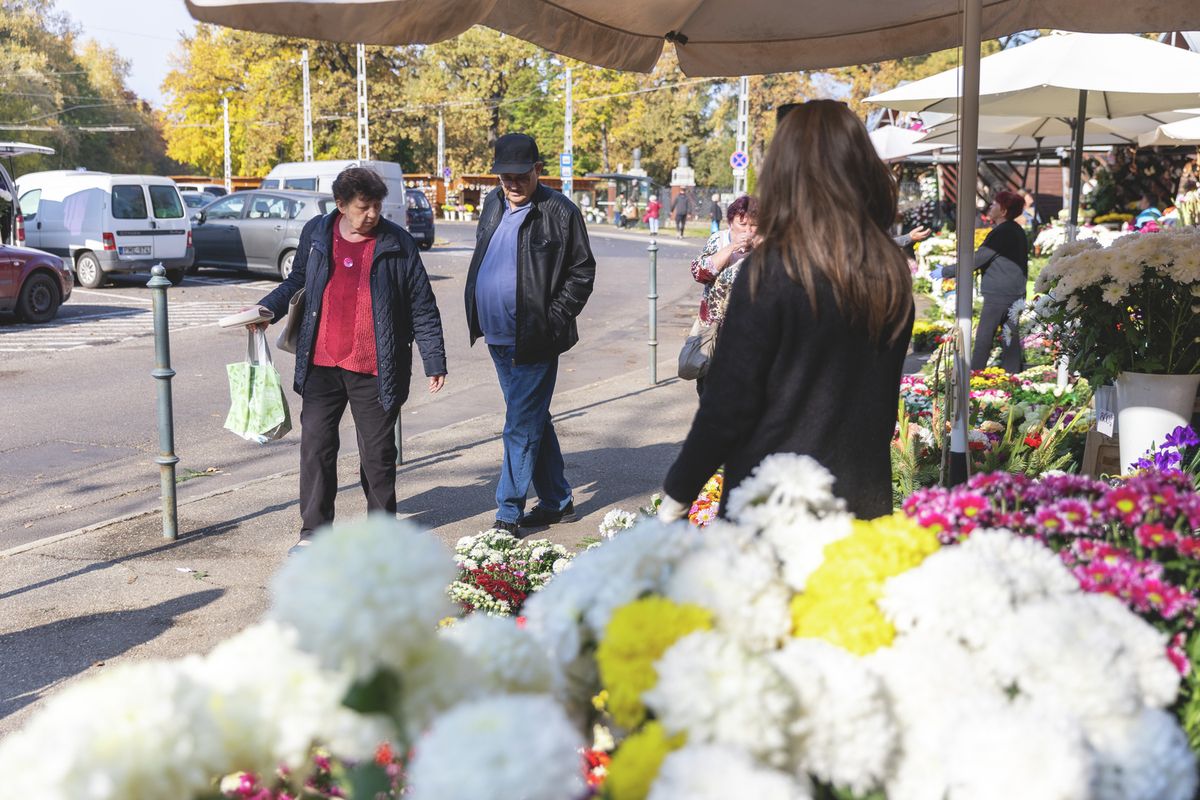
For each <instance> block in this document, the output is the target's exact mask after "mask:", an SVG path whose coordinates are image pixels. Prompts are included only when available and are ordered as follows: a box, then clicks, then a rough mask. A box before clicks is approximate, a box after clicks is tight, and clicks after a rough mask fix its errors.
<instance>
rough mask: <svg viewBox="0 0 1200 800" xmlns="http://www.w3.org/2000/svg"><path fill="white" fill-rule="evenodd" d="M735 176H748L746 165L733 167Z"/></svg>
mask: <svg viewBox="0 0 1200 800" xmlns="http://www.w3.org/2000/svg"><path fill="white" fill-rule="evenodd" d="M733 177H735V178H744V177H746V168H745V167H734V168H733Z"/></svg>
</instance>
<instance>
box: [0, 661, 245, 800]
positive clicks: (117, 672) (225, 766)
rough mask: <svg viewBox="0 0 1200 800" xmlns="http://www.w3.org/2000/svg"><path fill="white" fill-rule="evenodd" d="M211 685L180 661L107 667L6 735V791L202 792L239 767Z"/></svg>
mask: <svg viewBox="0 0 1200 800" xmlns="http://www.w3.org/2000/svg"><path fill="white" fill-rule="evenodd" d="M208 700H209V694H208V691H207V690H206V689H205V688H204V687H203V686H200V685H199V684H197V683H196V682H195V681H194V680H192V679H191V678H190V677H189V676H188V675H187V674H186V673H185V672H184V671H183V670H182V669H180V668H179V666H178V665H176V664H168V663H164V662H157V661H154V662H143V663H133V664H125V665H121V666H118V667H106V668H105V669H104V671H103V672H101V673H99V674H98V675H96V676H94V677H91V678H89V679H87V680H84V681H80V682H79V683H76V684H74V685H72V686H68V687H66V688H65V689H63V690H62V691H61V692H59V693H57V694H55V695H54V696H52V697H51V698H50V699H49V700H48V701H47V702H46V704H45V706H44V707H43V708H42V709H41V710H40V711H39V712H38V713H37V714H35V715H34V716H33V717H32V718H31V719H30V721H29V723H28V724H27V725H26V726H25V727H24V728H23V729H22V730H20V731H17V732H16V733H13V734H10V735H9V736H8V737H6V738H5V739H4V740H3V741H2V742H0V770H2V771H3V775H4V776H5V777H4V793H5V795H6V796H8V797H14V798H37V800H125V798H134V797H138V798H141V797H146V798H150V797H181V798H182V797H195V796H197V795H201V794H203V793H204V792H206V791H210V790H211V787H212V781H213V780H215V779H216V778H217V777H219V776H221V775H224V774H226V773H227V772H232V771H235V769H237V767H236V765H234V764H231V763H230V762H229V760H228V758H227V754H226V751H225V747H224V741H223V736H222V734H221V731H220V729H219V727H218V726H217V724H216V721H215V720H214V719H213V717H212V715H211V714H210V713H209V710H208Z"/></svg>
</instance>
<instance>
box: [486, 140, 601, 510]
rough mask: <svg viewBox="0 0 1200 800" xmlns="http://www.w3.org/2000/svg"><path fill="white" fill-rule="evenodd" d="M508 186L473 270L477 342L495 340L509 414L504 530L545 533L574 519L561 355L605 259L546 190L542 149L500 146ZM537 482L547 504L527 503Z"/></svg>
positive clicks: (490, 204) (574, 214)
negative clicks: (553, 411) (553, 418)
mask: <svg viewBox="0 0 1200 800" xmlns="http://www.w3.org/2000/svg"><path fill="white" fill-rule="evenodd" d="M492 172H494V173H495V174H496V175H497V176H498V177H499V179H500V186H499V187H498V188H496V189H495V190H493V191H492V192H491V193H490V194H489V195H488V196H487V199H486V200H484V202H483V208H482V210H481V211H480V214H479V228H478V230H477V232H476V235H475V253H474V255H473V256H472V258H471V267H470V269H469V270H468V272H467V286H466V303H467V326H468V328H469V329H470V334H471V344H475V340H477V339H479V338H480V337H483V339H484V340H485V342H486V343H487V348H488V351H489V353H490V355H491V357H492V361H493V362H494V363H495V365H496V375H497V377H498V378H499V380H500V389H501V390H502V391H503V393H504V404H505V407H506V411H505V418H504V462H503V464H502V465H501V468H500V480H499V483H498V485H497V487H496V522H495V523H494V525H495V527H496V528H498V529H501V530H505V531H508V532H510V533H516V532H517V530H518V526H524V527H530V528H533V527H542V526H545V525H552V524H554V523H556V522H564V521H570V520H572V519H574V517H575V506H574V502H573V499H572V496H571V485H570V484H569V483H567V479H566V475H565V474H564V465H563V457H562V450H561V449H560V448H559V444H558V436H557V435H556V434H555V432H554V425H553V424H552V423H551V422H550V400H551V398H552V397H553V395H554V382H555V379H556V378H557V376H558V357H559V355H560V354H562V353H564V352H566V351H567V350H569V349H571V347H573V346H574V345H575V343H576V342H577V341H579V331H578V329H577V328H576V325H575V318H576V317H577V316H578V315H579V312H580V311H582V310H583V306H584V304H585V303H587V300H588V296H589V295H591V293H592V281H593V279H594V278H595V274H596V259H595V258H594V257H593V256H592V248H591V245H590V244H589V242H588V235H587V229H586V228H585V227H584V224H583V216H582V215H581V214H580V213H579V209H578V208H576V207H575V204H574V203H572V202H571V201H570V200H568V199H567V198H566V197H564V196H563V195H562V194H560V193H559V192H556V191H554V190H553V189H550V188H548V187H546V186H543V185H542V184H541V183H540V182H539V181H538V177H539V176H540V175H541V173H542V159H541V156H540V155H539V154H538V148H537V143H536V142H535V141H534V140H533V138H532V137H530V136H527V135H525V134H523V133H509V134H505V135H504V136H501V137H500V138H499V139H497V140H496V158H495V163H494V164H493V165H492ZM531 484H532V486H533V489H534V491H535V492H536V493H537V496H538V504H537V505H536V506H534V507H533V509H531V510H530V511H529V513H527V514H526V513H523V512H524V509H525V498H526V496H527V495H528V493H529V487H530V485H531Z"/></svg>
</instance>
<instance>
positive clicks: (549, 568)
mask: <svg viewBox="0 0 1200 800" xmlns="http://www.w3.org/2000/svg"><path fill="white" fill-rule="evenodd" d="M572 555H573V553H571V551H570V550H567V548H565V547H563V546H562V545H560V544H554V543H553V542H551V541H549V540H548V539H518V538H517V537H515V536H513V535H512V534H510V533H506V532H505V531H500V530H495V529H493V530H487V531H484V532H482V533H479V534H477V535H475V536H464V537H463V538H461V539H459V540H458V543H457V544H456V545H455V546H454V562H455V563H456V564H457V565H458V569H459V572H458V577H457V578H456V579H455V580H454V582H453V583H451V584H450V589H449V593H450V599H451V600H453V601H454V602H456V603H458V604H459V605H460V606H461V607H462V609H463V611H466V612H471V611H481V612H483V613H485V614H499V615H502V616H508V615H515V614H519V613H520V611H521V606H522V605H524V603H525V599H526V598H527V597H529V595H530V594H531V593H533V592H536V591H537V590H538V589H541V588H542V587H543V586H545V585H546V582H547V581H548V580H550V578H551V577H552V576H553V575H555V574H556V573H558V572H561V571H562V570H563V569H565V568H566V566H567V563H568V562H569V561H570V560H571V557H572Z"/></svg>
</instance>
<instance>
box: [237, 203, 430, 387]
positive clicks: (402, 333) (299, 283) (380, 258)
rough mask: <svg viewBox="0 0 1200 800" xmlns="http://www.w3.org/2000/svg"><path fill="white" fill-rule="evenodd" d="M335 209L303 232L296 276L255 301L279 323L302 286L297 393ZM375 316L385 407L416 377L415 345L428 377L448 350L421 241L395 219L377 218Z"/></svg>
mask: <svg viewBox="0 0 1200 800" xmlns="http://www.w3.org/2000/svg"><path fill="white" fill-rule="evenodd" d="M337 218H338V212H336V211H333V212H330V213H329V214H326V215H325V216H323V217H313V218H312V219H311V220H309V221H308V224H306V225H305V226H304V231H303V232H302V233H301V234H300V246H299V248H298V249H297V250H296V260H295V261H294V262H293V263H292V273H291V274H290V275H288V277H287V280H285V281H284V282H283V283H281V284H279V286H277V287H276V288H275V290H274V291H272V292H271V293H270V294H268V295H267V296H266V297H264V298H263V299H262V300H259V301H258V304H259V305H261V306H264V307H266V308H269V309H270V310H271V313H273V314H274V315H275V316H274V318H273V319H272V320H271V321H272V322H277V321H278V320H279V319H280V318H281V317H283V316H284V315H286V314H287V313H288V301H289V300H291V299H292V295H294V294H295V293H296V292H298V291H300V289H301V287H303V288H304V322H303V323H302V324H301V326H300V339H299V341H298V342H297V347H296V381H295V389H296V393H297V394H301V395H302V394H304V383H305V381H306V380H307V379H308V370H309V366H310V365H311V364H312V359H313V350H314V349H315V345H316V341H317V326H318V324H319V323H320V321H321V301H322V300H323V299H324V296H325V287H326V286H327V285H328V284H329V261H330V258H331V253H332V250H333V226H334V224H335V222H336V220H337ZM371 314H372V316H374V318H375V358H376V368H377V369H378V370H379V402H380V404H381V405H382V406H383V407H384V408H385V409H388V410H391V409H392V408H393V407H394V406H396V405H397V404H403V403H404V401H405V400H407V399H408V384H409V380H410V379H411V378H412V343H413V340H414V339H415V340H416V342H417V346H418V347H419V348H420V350H421V361H422V363H423V366H424V368H425V374H426V375H429V376H433V375H445V374H446V349H445V346H444V344H443V342H442V317H441V314H440V313H439V312H438V307H437V300H436V299H435V298H434V296H433V289H432V288H430V286H429V276H428V275H427V274H426V272H425V265H424V264H422V263H421V256H420V253H419V252H418V250H417V243H416V242H415V241H413V238H412V237H411V236H409V235H408V232H407V231H405V230H404V229H403V228H401V227H400V226H399V225H396V224H395V223H394V222H392V221H391V220H387V219H381V220H379V226H378V228H376V232H375V255H374V257H373V259H372V263H371Z"/></svg>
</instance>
